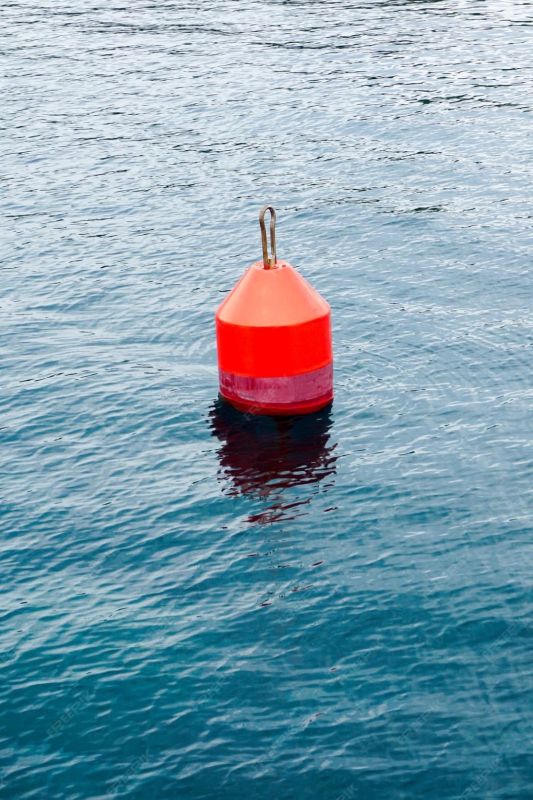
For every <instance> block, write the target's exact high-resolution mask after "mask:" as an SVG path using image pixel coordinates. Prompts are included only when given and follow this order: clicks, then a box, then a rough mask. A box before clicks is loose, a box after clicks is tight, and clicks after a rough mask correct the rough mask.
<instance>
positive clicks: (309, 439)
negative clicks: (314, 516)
mask: <svg viewBox="0 0 533 800" xmlns="http://www.w3.org/2000/svg"><path fill="white" fill-rule="evenodd" d="M209 416H210V423H211V430H212V434H213V436H216V437H217V438H218V439H219V440H220V447H219V449H218V458H219V462H220V469H219V480H220V481H221V483H222V485H223V489H224V491H225V492H226V493H227V494H229V495H250V496H251V497H254V498H257V499H266V498H268V499H269V501H270V502H269V505H268V507H267V508H266V509H264V510H263V511H262V512H261V513H260V514H256V515H253V516H250V521H254V522H260V523H265V522H273V521H277V520H279V519H282V518H286V517H287V514H288V512H289V510H290V511H291V512H294V511H295V509H296V507H297V506H301V505H304V504H308V503H309V502H310V501H311V498H312V496H313V494H316V492H317V491H319V490H321V489H327V488H328V487H329V486H331V485H332V482H333V479H334V476H335V469H336V466H335V465H336V461H337V456H336V455H335V448H336V443H335V442H334V441H332V438H331V427H332V418H331V407H330V406H329V407H327V408H325V409H322V410H321V411H318V412H316V413H314V414H308V415H306V416H300V417H296V416H295V417H266V416H254V415H252V414H242V413H240V412H239V411H236V410H235V409H234V408H232V407H231V406H230V405H229V404H228V403H226V402H224V401H223V400H221V399H218V400H217V401H216V402H215V403H213V406H212V408H211V411H210V415H209ZM325 479H328V480H327V482H326V483H324V481H325ZM318 484H322V485H321V487H320V489H319V487H318ZM304 485H314V488H313V489H312V491H311V493H310V495H309V496H308V497H304V498H302V496H301V494H300V495H299V497H298V499H297V500H296V499H295V500H294V501H291V497H290V490H291V489H292V488H293V487H297V486H304ZM291 515H292V514H291Z"/></svg>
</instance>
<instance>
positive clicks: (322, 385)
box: [220, 364, 333, 405]
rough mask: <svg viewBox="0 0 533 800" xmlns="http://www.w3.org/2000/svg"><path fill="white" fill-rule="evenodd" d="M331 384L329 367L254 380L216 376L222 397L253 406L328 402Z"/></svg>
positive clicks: (240, 376)
mask: <svg viewBox="0 0 533 800" xmlns="http://www.w3.org/2000/svg"><path fill="white" fill-rule="evenodd" d="M332 381H333V365H332V364H326V365H325V366H324V367H320V369H313V370H311V372H302V373H301V374H300V375H287V376H285V377H282V378H275V377H273V378H257V377H253V376H248V375H235V374H234V373H231V372H224V371H222V370H221V372H220V389H221V392H222V394H223V395H225V396H226V397H228V398H231V397H233V398H239V399H241V400H243V401H246V402H248V403H251V404H254V405H257V404H260V405H272V404H275V405H283V404H293V403H308V402H310V401H313V400H317V399H320V398H327V400H330V399H331V384H332Z"/></svg>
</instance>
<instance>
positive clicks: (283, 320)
mask: <svg viewBox="0 0 533 800" xmlns="http://www.w3.org/2000/svg"><path fill="white" fill-rule="evenodd" d="M267 211H269V212H270V253H269V248H268V241H267V232H266V226H265V214H266V212H267ZM259 225H260V228H261V242H262V250H263V258H262V260H261V261H257V262H255V263H254V264H252V265H251V266H250V267H249V268H248V269H247V270H246V272H245V273H244V275H243V276H242V278H241V279H240V280H239V282H238V283H237V284H236V286H235V287H234V288H233V289H232V291H231V292H230V293H229V294H228V295H227V297H226V298H225V299H224V300H223V301H222V303H221V304H220V306H219V307H218V310H217V312H216V315H215V321H216V337H217V354H218V370H219V384H220V395H221V397H222V398H223V399H224V400H227V401H228V402H229V403H231V405H233V406H235V408H237V409H239V410H240V411H246V412H248V413H251V414H269V415H287V414H308V413H311V412H313V411H318V410H319V409H321V408H324V407H325V406H327V405H328V404H329V403H330V402H331V401H332V399H333V349H332V338H331V309H330V307H329V305H328V303H327V302H326V301H325V300H324V298H323V297H321V296H320V294H319V293H318V292H317V291H315V289H313V287H312V286H311V285H310V284H309V283H308V282H307V281H306V280H305V278H303V277H302V276H301V275H300V274H299V273H298V272H297V271H296V270H295V269H294V267H292V266H291V265H290V264H289V263H288V262H287V261H283V260H278V258H277V255H276V227H275V226H276V212H275V211H274V209H273V208H272V206H264V207H263V208H262V209H261V211H260V212H259Z"/></svg>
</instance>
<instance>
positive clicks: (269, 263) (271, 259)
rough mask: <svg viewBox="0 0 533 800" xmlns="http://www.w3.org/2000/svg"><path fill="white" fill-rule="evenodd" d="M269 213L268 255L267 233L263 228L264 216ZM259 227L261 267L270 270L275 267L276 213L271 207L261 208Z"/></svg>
mask: <svg viewBox="0 0 533 800" xmlns="http://www.w3.org/2000/svg"><path fill="white" fill-rule="evenodd" d="M267 211H270V250H271V255H270V256H269V255H268V242H267V232H266V226H265V214H266V212H267ZM259 226H260V228H261V244H262V245H263V266H264V267H265V269H272V268H273V267H275V266H276V262H277V258H276V212H275V211H274V209H273V208H272V206H263V208H262V209H261V211H260V212H259Z"/></svg>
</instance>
